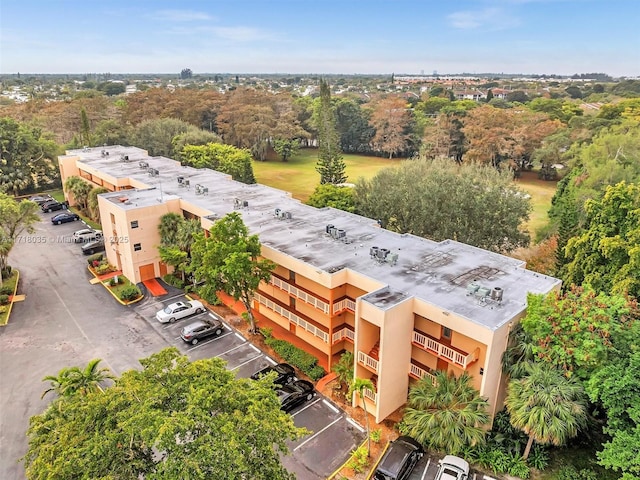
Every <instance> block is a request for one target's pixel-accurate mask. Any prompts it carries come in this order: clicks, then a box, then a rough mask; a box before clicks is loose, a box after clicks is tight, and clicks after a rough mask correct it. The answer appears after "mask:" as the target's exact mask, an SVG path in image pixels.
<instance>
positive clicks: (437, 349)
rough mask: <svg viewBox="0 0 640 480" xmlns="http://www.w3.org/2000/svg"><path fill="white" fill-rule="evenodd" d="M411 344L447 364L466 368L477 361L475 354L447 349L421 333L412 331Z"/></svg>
mask: <svg viewBox="0 0 640 480" xmlns="http://www.w3.org/2000/svg"><path fill="white" fill-rule="evenodd" d="M413 343H414V344H416V345H418V346H419V347H421V348H422V349H424V350H428V351H429V352H432V353H434V354H436V355H437V356H438V357H440V358H443V359H445V360H447V361H448V362H449V363H453V364H455V365H459V366H460V367H462V368H467V367H468V366H469V365H471V364H472V363H473V362H475V361H476V360H477V359H478V356H477V354H476V352H473V353H460V352H458V351H456V350H454V349H453V348H451V347H448V346H446V345H444V344H442V343H440V342H438V341H437V340H435V339H433V338H431V337H430V336H428V335H425V334H423V333H420V332H417V331H415V330H414V331H413Z"/></svg>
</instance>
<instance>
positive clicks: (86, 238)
mask: <svg viewBox="0 0 640 480" xmlns="http://www.w3.org/2000/svg"><path fill="white" fill-rule="evenodd" d="M101 238H102V231H101V230H92V229H90V228H83V229H82V230H78V231H75V232H73V241H74V242H75V243H84V242H93V241H94V240H100V239H101Z"/></svg>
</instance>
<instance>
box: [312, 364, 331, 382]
mask: <svg viewBox="0 0 640 480" xmlns="http://www.w3.org/2000/svg"><path fill="white" fill-rule="evenodd" d="M326 374H327V372H325V371H324V368H322V367H321V366H320V365H316V366H315V367H312V368H311V369H310V370H309V371H308V372H307V375H309V378H311V380H313V381H314V382H317V381H318V380H320V379H321V378H322V377H324V376H325V375H326Z"/></svg>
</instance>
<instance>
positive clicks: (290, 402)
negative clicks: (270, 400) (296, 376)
mask: <svg viewBox="0 0 640 480" xmlns="http://www.w3.org/2000/svg"><path fill="white" fill-rule="evenodd" d="M277 393H278V398H279V399H280V408H281V409H282V410H284V411H285V412H290V411H291V410H293V409H294V408H296V407H297V406H299V405H302V404H304V403H307V402H308V401H310V400H311V399H312V398H313V397H315V396H316V391H315V389H314V388H313V383H311V382H308V381H307V380H296V381H295V382H293V383H290V384H288V385H284V386H283V387H280V388H278V389H277Z"/></svg>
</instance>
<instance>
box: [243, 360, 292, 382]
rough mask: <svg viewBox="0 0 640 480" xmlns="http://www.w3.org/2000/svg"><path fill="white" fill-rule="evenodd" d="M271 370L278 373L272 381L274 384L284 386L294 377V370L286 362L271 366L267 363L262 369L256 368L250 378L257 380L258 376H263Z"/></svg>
mask: <svg viewBox="0 0 640 480" xmlns="http://www.w3.org/2000/svg"><path fill="white" fill-rule="evenodd" d="M271 372H276V374H277V375H278V376H277V377H276V379H275V380H274V381H273V384H274V385H280V386H284V385H287V384H288V383H291V382H293V381H294V380H295V379H296V371H295V370H294V368H293V367H292V366H291V365H289V364H288V363H279V364H277V365H273V366H272V365H269V366H268V367H265V368H263V369H262V370H258V371H257V372H256V373H254V374H253V375H251V378H252V379H253V380H258V379H259V378H260V377H263V376H265V375H267V374H269V373H271Z"/></svg>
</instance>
